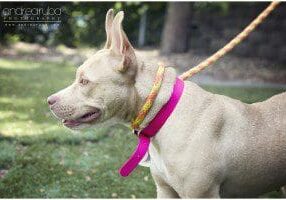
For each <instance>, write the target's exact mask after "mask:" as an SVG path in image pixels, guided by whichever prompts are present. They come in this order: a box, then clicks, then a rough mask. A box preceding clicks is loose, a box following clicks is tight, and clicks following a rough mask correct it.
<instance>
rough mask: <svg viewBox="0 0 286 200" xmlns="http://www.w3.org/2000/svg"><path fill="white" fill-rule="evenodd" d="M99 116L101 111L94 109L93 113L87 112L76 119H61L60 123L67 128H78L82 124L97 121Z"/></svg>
mask: <svg viewBox="0 0 286 200" xmlns="http://www.w3.org/2000/svg"><path fill="white" fill-rule="evenodd" d="M100 115H101V111H100V109H98V108H95V109H94V110H93V111H90V112H87V113H85V114H84V115H82V116H81V117H79V118H77V119H63V120H62V123H63V124H64V125H65V126H67V127H75V126H79V125H80V124H82V123H90V122H94V121H95V120H97V119H98V118H99V117H100Z"/></svg>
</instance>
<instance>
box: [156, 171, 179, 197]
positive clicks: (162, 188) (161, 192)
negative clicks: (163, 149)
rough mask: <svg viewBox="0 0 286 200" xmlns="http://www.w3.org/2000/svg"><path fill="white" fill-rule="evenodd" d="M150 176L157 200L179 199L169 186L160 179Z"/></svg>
mask: <svg viewBox="0 0 286 200" xmlns="http://www.w3.org/2000/svg"><path fill="white" fill-rule="evenodd" d="M152 176H153V179H154V181H155V184H156V189H157V198H158V199H171V198H179V195H178V194H177V192H176V191H175V190H174V189H173V188H172V187H171V186H170V185H168V184H167V183H166V182H165V181H164V180H163V179H162V178H161V177H159V176H157V175H155V174H152Z"/></svg>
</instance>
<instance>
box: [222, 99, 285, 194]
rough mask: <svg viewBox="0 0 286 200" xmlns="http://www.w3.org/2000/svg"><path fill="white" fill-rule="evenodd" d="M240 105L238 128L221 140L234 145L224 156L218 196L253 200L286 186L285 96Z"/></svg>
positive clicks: (234, 128)
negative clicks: (224, 176)
mask: <svg viewBox="0 0 286 200" xmlns="http://www.w3.org/2000/svg"><path fill="white" fill-rule="evenodd" d="M235 104H237V106H239V107H240V106H241V105H239V104H240V103H237V102H235ZM243 105H244V109H243V111H242V112H241V113H240V114H239V115H237V126H236V127H233V131H232V133H230V135H229V136H225V138H224V139H223V141H228V140H230V141H232V142H233V145H232V146H231V147H229V148H228V149H227V150H226V151H225V152H224V153H225V155H227V156H226V157H227V158H228V159H227V162H228V163H227V165H228V166H227V169H228V172H227V174H226V178H225V181H224V183H223V184H222V187H221V195H222V196H226V197H230V196H231V197H235V196H237V197H243V196H247V197H250V196H256V195H259V194H261V193H263V192H267V191H272V190H275V189H277V188H279V187H281V186H283V185H285V184H286V170H285V166H286V93H282V94H279V95H275V96H273V97H272V98H270V99H268V100H266V101H264V102H259V103H254V104H250V105H248V104H243ZM240 110H241V108H240ZM223 143H224V142H223ZM231 156H233V158H232V157H231Z"/></svg>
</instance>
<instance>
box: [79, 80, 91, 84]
mask: <svg viewBox="0 0 286 200" xmlns="http://www.w3.org/2000/svg"><path fill="white" fill-rule="evenodd" d="M79 83H80V84H82V85H87V84H88V83H89V80H87V79H81V80H80V81H79Z"/></svg>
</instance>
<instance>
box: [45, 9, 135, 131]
mask: <svg viewBox="0 0 286 200" xmlns="http://www.w3.org/2000/svg"><path fill="white" fill-rule="evenodd" d="M123 18H124V13H123V12H122V11H121V12H119V13H118V14H117V15H116V16H115V17H113V10H109V11H108V12H107V14H106V22H105V30H106V35H107V40H106V44H105V47H104V48H103V49H101V50H99V51H98V52H97V53H96V54H95V55H93V56H92V57H91V58H89V59H88V60H86V61H85V62H84V63H83V64H82V65H81V66H80V67H79V68H78V69H77V72H76V78H75V81H74V82H73V83H72V84H71V85H70V86H68V87H67V88H65V89H63V90H61V91H59V92H57V93H55V94H53V95H51V96H50V97H48V104H49V106H50V109H51V110H52V112H53V113H54V115H55V116H56V117H57V118H59V119H61V120H62V121H63V123H64V125H65V126H67V127H69V128H72V129H81V128H85V127H89V126H91V125H95V124H99V123H102V122H105V121H108V120H111V119H114V118H117V116H118V115H120V114H123V113H120V112H123V109H124V108H126V107H127V104H128V101H129V100H130V96H132V94H133V88H134V79H135V74H136V69H137V61H136V57H135V53H134V49H133V47H132V46H131V44H130V42H129V40H128V38H127V36H126V34H125V33H124V31H123V29H122V21H123Z"/></svg>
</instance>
